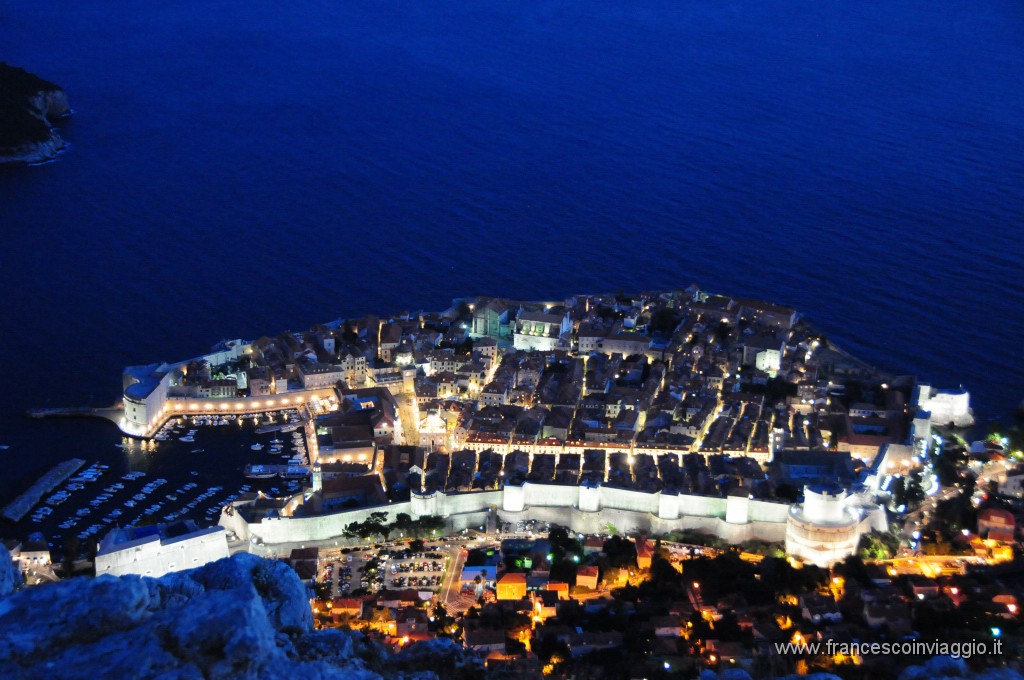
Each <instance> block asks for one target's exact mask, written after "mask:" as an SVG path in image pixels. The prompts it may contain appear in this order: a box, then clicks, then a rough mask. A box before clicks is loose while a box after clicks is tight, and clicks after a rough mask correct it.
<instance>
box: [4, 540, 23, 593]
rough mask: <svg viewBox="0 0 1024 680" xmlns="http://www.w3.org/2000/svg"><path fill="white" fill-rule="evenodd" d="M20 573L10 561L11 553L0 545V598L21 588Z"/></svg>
mask: <svg viewBox="0 0 1024 680" xmlns="http://www.w3.org/2000/svg"><path fill="white" fill-rule="evenodd" d="M21 582H22V578H21V571H20V570H19V569H18V567H17V565H16V564H14V562H13V560H12V559H11V553H10V551H8V550H7V547H6V546H4V544H3V543H0V597H7V596H8V595H10V594H11V593H13V592H14V591H15V590H17V589H18V588H20V587H21Z"/></svg>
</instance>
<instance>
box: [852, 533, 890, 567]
mask: <svg viewBox="0 0 1024 680" xmlns="http://www.w3.org/2000/svg"><path fill="white" fill-rule="evenodd" d="M899 548H900V539H899V537H898V536H895V535H893V534H891V533H888V532H881V531H870V532H868V533H866V534H864V535H863V536H861V537H860V545H858V546H857V555H858V556H859V557H860V558H861V559H862V560H888V559H891V558H892V557H893V556H894V555H895V554H896V552H897V551H898V550H899Z"/></svg>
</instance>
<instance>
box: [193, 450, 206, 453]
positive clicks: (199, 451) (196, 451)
mask: <svg viewBox="0 0 1024 680" xmlns="http://www.w3.org/2000/svg"><path fill="white" fill-rule="evenodd" d="M204 451H206V449H192V453H203V452H204Z"/></svg>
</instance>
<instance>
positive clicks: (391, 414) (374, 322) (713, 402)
mask: <svg viewBox="0 0 1024 680" xmlns="http://www.w3.org/2000/svg"><path fill="white" fill-rule="evenodd" d="M285 409H288V410H290V412H292V413H293V414H294V413H297V414H298V418H299V427H300V431H301V432H302V433H303V436H304V437H305V440H306V442H307V448H308V452H309V455H308V458H307V459H306V460H304V461H303V463H304V465H303V468H304V469H303V470H301V471H300V472H302V473H304V474H305V475H306V479H305V481H304V483H303V484H302V488H301V490H300V491H298V492H296V493H291V494H289V495H285V496H282V497H271V496H268V495H266V494H263V493H250V494H246V495H243V496H242V497H240V498H238V499H237V500H235V501H234V502H232V503H231V504H230V505H228V506H226V507H225V509H224V511H223V512H222V514H221V517H220V524H221V525H222V526H223V527H224V528H225V529H226V530H228V531H229V532H231V534H233V536H234V537H235V538H236V539H238V540H242V541H245V544H246V546H248V548H249V549H250V550H253V551H257V552H259V551H263V552H267V553H272V552H276V551H281V550H285V549H287V548H288V547H290V546H298V545H308V544H323V545H336V544H339V543H343V542H345V541H347V540H349V539H348V538H346V536H347V534H346V527H348V526H349V525H350V524H352V523H354V522H361V521H364V520H365V519H366V518H367V517H369V516H370V514H371V513H375V512H385V513H388V515H389V516H390V517H391V518H394V517H395V516H397V515H398V514H400V513H404V514H408V515H409V516H410V517H412V518H414V519H416V518H422V517H438V518H442V519H443V520H444V522H445V525H446V527H447V529H448V530H461V529H464V528H488V527H493V526H495V525H496V524H497V523H498V522H512V521H517V520H520V519H523V518H532V519H538V520H541V521H548V522H553V523H558V524H562V525H566V526H568V527H570V528H571V529H573V530H574V531H578V532H581V533H607V532H608V531H644V532H651V533H655V534H661V533H668V532H671V531H678V530H693V531H699V532H704V533H707V534H713V535H715V536H718V537H721V538H722V539H725V540H727V541H729V542H732V543H738V542H742V541H746V540H752V539H758V540H764V541H778V542H784V543H785V545H786V549H787V552H788V553H790V554H791V555H794V556H798V557H800V558H802V559H804V560H807V561H811V562H814V563H818V564H828V563H831V562H834V561H836V560H839V559H842V558H843V557H845V556H846V555H849V554H852V553H853V552H854V550H855V549H856V546H857V543H858V541H859V539H860V536H861V535H862V534H864V533H865V532H868V531H871V530H884V529H885V528H886V517H885V512H884V511H883V510H882V508H881V506H880V505H879V494H880V493H881V491H882V489H883V486H884V485H885V484H886V480H887V478H888V477H890V476H892V475H894V474H900V473H901V472H906V471H907V470H909V469H910V468H911V467H914V466H915V465H916V464H917V462H919V461H920V460H921V459H922V457H923V455H924V453H925V452H926V451H927V449H928V447H929V446H930V445H931V442H932V432H931V427H932V422H933V420H934V422H935V424H936V425H943V426H944V425H946V424H948V423H955V424H957V425H962V424H964V423H965V422H969V420H970V418H971V413H970V406H969V395H968V394H967V393H966V392H963V391H956V392H944V391H940V390H935V389H933V388H932V387H931V386H929V385H918V384H917V383H916V381H915V380H914V379H913V378H911V377H906V376H904V377H900V376H892V375H887V374H884V373H882V372H880V371H878V370H877V369H875V368H874V367H871V366H869V365H866V364H865V363H864V362H861V361H859V360H857V359H856V358H854V357H851V356H849V355H847V354H845V353H844V352H842V351H841V350H839V349H838V348H836V347H835V346H834V345H833V344H832V343H830V342H829V341H828V339H827V338H825V337H824V336H823V335H821V334H820V333H819V332H818V331H817V330H815V329H814V328H813V327H812V326H810V325H809V324H807V323H806V322H804V321H803V320H802V319H801V318H800V316H799V315H798V313H797V312H796V310H794V309H792V308H790V307H786V306H782V305H777V304H773V303H769V302H765V301H762V300H753V299H746V298H738V297H732V296H726V295H717V294H711V293H708V292H706V291H703V290H701V289H700V288H698V287H697V286H691V287H690V288H688V289H685V290H675V291H667V292H651V293H643V294H638V295H625V294H622V293H620V294H616V295H578V296H574V297H570V298H568V299H565V300H560V301H548V302H528V301H517V300H509V299H504V298H493V297H476V298H466V299H461V300H456V301H455V303H454V304H453V305H452V307H451V308H450V309H448V310H445V311H443V312H438V313H426V312H418V313H409V312H403V313H399V314H394V315H390V316H372V315H371V316H365V317H362V318H359V319H345V320H337V321H334V322H331V323H327V324H321V325H317V326H315V327H313V328H311V329H309V330H307V331H303V332H287V333H282V334H280V335H277V336H274V337H270V336H267V337H262V338H259V339H257V340H255V341H252V342H247V341H242V340H230V341H224V342H222V343H220V344H219V345H218V346H217V347H215V348H214V350H213V351H212V352H211V353H209V354H206V355H204V356H201V357H196V358H193V359H190V360H186V361H182V362H178V363H174V364H166V363H160V364H152V365H147V366H135V367H130V368H128V369H126V370H125V373H124V394H123V411H122V413H121V415H120V417H119V418H118V425H119V427H120V428H121V429H122V430H123V431H124V432H125V433H126V434H129V435H131V436H134V437H140V438H147V437H153V436H158V433H159V432H160V430H161V428H162V427H163V426H164V424H165V423H166V422H167V421H169V420H172V419H187V418H197V417H200V416H202V417H209V416H216V417H240V416H255V417H259V416H260V414H265V413H276V412H279V411H281V410H285ZM933 411H934V413H933ZM253 467H254V468H255V467H258V466H253ZM252 472H253V476H256V474H258V473H262V472H263V470H262V469H261V470H256V469H254V470H253V471H252ZM270 474H273V472H271V473H270Z"/></svg>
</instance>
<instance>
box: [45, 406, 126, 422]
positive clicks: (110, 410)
mask: <svg viewBox="0 0 1024 680" xmlns="http://www.w3.org/2000/svg"><path fill="white" fill-rule="evenodd" d="M25 415H27V416H28V417H29V418H36V419H40V418H102V419H104V420H109V421H110V422H112V423H114V424H115V425H117V424H118V423H119V422H120V421H121V419H122V418H123V417H124V409H123V408H121V406H120V405H114V406H107V407H101V408H93V407H91V406H70V407H57V408H33V409H29V410H28V411H26V412H25Z"/></svg>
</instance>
